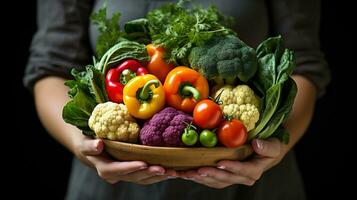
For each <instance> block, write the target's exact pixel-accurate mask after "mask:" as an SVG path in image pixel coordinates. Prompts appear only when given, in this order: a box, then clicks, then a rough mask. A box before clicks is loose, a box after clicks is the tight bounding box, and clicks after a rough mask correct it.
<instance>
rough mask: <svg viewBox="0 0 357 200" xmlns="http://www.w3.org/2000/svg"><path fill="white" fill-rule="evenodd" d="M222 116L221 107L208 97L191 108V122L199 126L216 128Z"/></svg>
mask: <svg viewBox="0 0 357 200" xmlns="http://www.w3.org/2000/svg"><path fill="white" fill-rule="evenodd" d="M222 118H223V112H222V109H221V107H219V105H217V104H216V103H215V102H213V101H211V100H208V99H205V100H202V101H200V102H198V103H197V104H196V106H195V109H194V110H193V122H194V123H195V124H196V125H197V126H199V127H200V128H204V129H213V128H216V127H217V126H218V125H219V124H220V123H221V121H222Z"/></svg>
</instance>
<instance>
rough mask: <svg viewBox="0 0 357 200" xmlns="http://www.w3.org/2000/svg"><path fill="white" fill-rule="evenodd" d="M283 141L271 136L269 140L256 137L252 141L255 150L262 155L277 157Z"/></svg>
mask: <svg viewBox="0 0 357 200" xmlns="http://www.w3.org/2000/svg"><path fill="white" fill-rule="evenodd" d="M281 145H282V143H281V142H280V141H279V140H278V139H276V138H271V139H268V140H260V139H254V140H253V141H252V146H253V150H254V151H255V153H257V154H258V155H260V156H264V157H277V156H279V155H280V153H281Z"/></svg>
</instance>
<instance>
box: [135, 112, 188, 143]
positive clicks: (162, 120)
mask: <svg viewBox="0 0 357 200" xmlns="http://www.w3.org/2000/svg"><path fill="white" fill-rule="evenodd" d="M192 120H193V119H192V116H190V115H189V114H186V113H184V112H182V111H179V110H176V109H174V108H171V107H167V108H165V109H163V110H162V111H160V112H159V113H156V114H155V115H154V116H153V117H152V118H151V119H150V120H149V121H147V122H146V123H145V124H144V126H143V128H142V129H141V130H140V135H139V138H140V142H141V143H142V144H144V145H149V146H170V147H176V146H182V145H183V143H182V141H181V135H182V133H183V132H184V129H185V128H186V127H187V125H186V124H185V122H186V123H191V122H192Z"/></svg>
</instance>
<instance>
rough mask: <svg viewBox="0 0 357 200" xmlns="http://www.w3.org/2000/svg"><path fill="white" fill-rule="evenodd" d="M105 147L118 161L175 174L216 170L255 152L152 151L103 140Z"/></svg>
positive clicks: (222, 149) (246, 147) (246, 148)
mask: <svg viewBox="0 0 357 200" xmlns="http://www.w3.org/2000/svg"><path fill="white" fill-rule="evenodd" d="M104 144H105V150H106V152H107V153H109V154H110V155H111V156H112V157H114V158H115V159H117V160H120V161H133V160H141V161H144V162H146V163H148V164H151V165H161V166H163V167H166V168H172V169H176V170H187V169H194V168H198V167H202V166H216V163H217V162H218V161H220V160H243V159H245V158H247V157H248V156H249V155H251V154H252V152H253V150H252V148H251V147H250V146H249V145H243V146H240V147H238V148H226V147H214V148H204V147H191V148H187V147H153V146H145V145H138V144H130V143H124V142H118V141H110V140H104Z"/></svg>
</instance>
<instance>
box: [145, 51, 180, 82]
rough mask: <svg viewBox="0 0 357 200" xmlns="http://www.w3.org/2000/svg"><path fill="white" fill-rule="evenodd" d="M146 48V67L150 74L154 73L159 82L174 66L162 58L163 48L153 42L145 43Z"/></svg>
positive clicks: (163, 79) (162, 80)
mask: <svg viewBox="0 0 357 200" xmlns="http://www.w3.org/2000/svg"><path fill="white" fill-rule="evenodd" d="M146 50H147V52H148V54H149V56H150V61H149V63H148V65H147V67H146V68H147V69H148V71H149V73H150V74H153V75H155V76H156V77H157V78H158V79H159V80H160V81H161V83H163V82H164V81H165V78H166V75H167V74H168V73H169V72H170V71H171V70H172V69H173V68H174V65H173V64H170V63H166V62H165V60H164V58H163V57H164V54H165V50H164V49H163V48H162V47H156V46H154V45H153V44H148V45H146Z"/></svg>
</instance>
